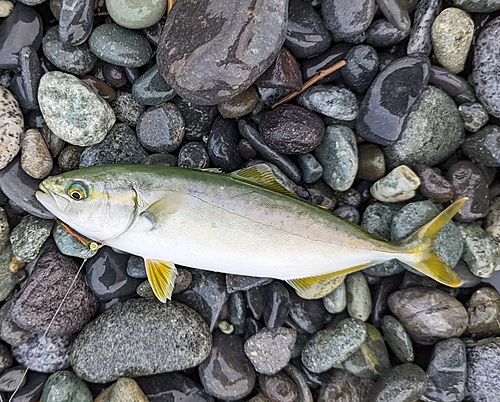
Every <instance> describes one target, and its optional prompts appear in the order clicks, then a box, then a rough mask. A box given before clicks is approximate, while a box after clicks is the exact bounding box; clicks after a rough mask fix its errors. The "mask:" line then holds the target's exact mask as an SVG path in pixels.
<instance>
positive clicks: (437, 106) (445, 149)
mask: <svg viewBox="0 0 500 402" xmlns="http://www.w3.org/2000/svg"><path fill="white" fill-rule="evenodd" d="M384 71H385V70H384ZM464 137H465V130H464V127H463V123H462V119H461V118H460V114H459V113H458V109H457V106H456V104H455V102H454V101H453V99H451V98H450V97H449V96H448V95H447V94H446V93H445V92H443V91H442V90H440V89H438V88H436V87H432V86H428V87H427V89H425V90H424V91H423V92H422V95H421V96H420V98H419V99H418V100H417V101H416V103H415V104H414V105H413V107H412V108H411V110H410V112H409V114H408V117H407V118H406V120H405V122H404V125H403V129H402V132H401V136H400V138H399V140H398V141H397V142H396V143H394V144H393V145H390V146H388V147H385V148H384V154H385V160H386V164H387V167H388V168H389V169H392V168H394V167H396V166H398V165H401V164H405V165H409V166H413V165H416V164H418V163H423V164H425V165H428V166H434V165H435V164H437V163H439V162H442V161H444V160H445V159H446V158H448V157H449V156H450V155H451V154H452V153H453V152H454V151H455V150H456V149H457V148H458V147H459V146H460V143H461V142H462V140H463V139H464Z"/></svg>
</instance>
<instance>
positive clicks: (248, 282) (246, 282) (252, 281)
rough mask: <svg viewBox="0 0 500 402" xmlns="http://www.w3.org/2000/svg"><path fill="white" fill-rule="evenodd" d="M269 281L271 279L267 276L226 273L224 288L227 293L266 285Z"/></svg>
mask: <svg viewBox="0 0 500 402" xmlns="http://www.w3.org/2000/svg"><path fill="white" fill-rule="evenodd" d="M271 282H272V279H269V278H257V277H255V276H243V275H232V274H226V288H227V291H228V293H235V292H239V291H244V290H250V289H255V288H257V287H259V286H263V285H267V284H269V283H271Z"/></svg>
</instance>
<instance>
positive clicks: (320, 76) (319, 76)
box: [271, 60, 346, 109]
mask: <svg viewBox="0 0 500 402" xmlns="http://www.w3.org/2000/svg"><path fill="white" fill-rule="evenodd" d="M345 65H346V62H345V60H341V61H339V62H338V63H335V64H334V65H333V66H330V67H328V68H325V69H324V70H321V71H320V72H319V73H317V74H316V75H313V76H312V77H311V78H309V79H308V80H307V81H306V83H305V84H304V85H302V89H301V90H300V91H295V92H291V93H289V94H288V95H287V96H285V97H283V98H281V99H280V100H279V101H277V102H275V103H274V104H273V105H272V106H271V109H274V108H275V107H276V106H279V105H282V104H283V103H286V102H288V101H289V100H292V99H293V98H295V97H296V96H297V95H300V94H301V93H302V92H304V91H305V90H306V89H307V88H309V87H310V86H311V85H314V84H316V83H317V82H318V81H319V80H321V79H323V78H325V77H326V76H327V75H330V74H331V73H333V72H334V71H337V70H338V69H339V68H342V67H344V66H345Z"/></svg>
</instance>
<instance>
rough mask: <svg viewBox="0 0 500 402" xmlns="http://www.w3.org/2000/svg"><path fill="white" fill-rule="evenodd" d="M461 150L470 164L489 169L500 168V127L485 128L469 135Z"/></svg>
mask: <svg viewBox="0 0 500 402" xmlns="http://www.w3.org/2000/svg"><path fill="white" fill-rule="evenodd" d="M462 150H463V151H464V154H465V156H467V157H468V158H469V159H470V160H471V161H472V162H476V163H479V164H481V165H484V166H489V167H500V127H499V126H494V125H491V126H486V127H484V128H482V129H481V130H479V131H478V132H477V133H475V134H472V135H469V136H468V137H467V138H466V139H465V140H464V142H463V143H462Z"/></svg>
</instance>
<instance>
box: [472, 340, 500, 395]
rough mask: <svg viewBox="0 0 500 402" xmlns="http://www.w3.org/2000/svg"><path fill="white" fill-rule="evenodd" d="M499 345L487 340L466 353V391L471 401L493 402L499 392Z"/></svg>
mask: <svg viewBox="0 0 500 402" xmlns="http://www.w3.org/2000/svg"><path fill="white" fill-rule="evenodd" d="M499 368H500V346H499V345H498V343H496V342H488V343H485V344H482V345H479V346H476V347H474V348H472V349H471V350H470V351H469V353H468V354H467V384H466V387H467V388H466V393H467V395H469V397H470V398H472V400H473V401H484V402H494V401H496V400H497V399H498V395H499V393H500V370H499Z"/></svg>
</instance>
